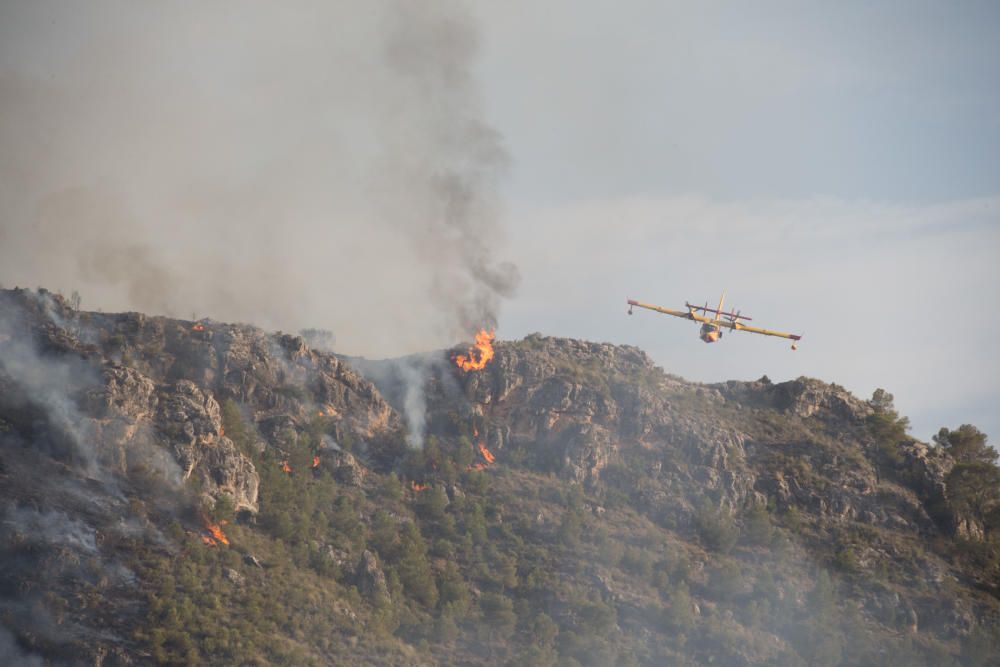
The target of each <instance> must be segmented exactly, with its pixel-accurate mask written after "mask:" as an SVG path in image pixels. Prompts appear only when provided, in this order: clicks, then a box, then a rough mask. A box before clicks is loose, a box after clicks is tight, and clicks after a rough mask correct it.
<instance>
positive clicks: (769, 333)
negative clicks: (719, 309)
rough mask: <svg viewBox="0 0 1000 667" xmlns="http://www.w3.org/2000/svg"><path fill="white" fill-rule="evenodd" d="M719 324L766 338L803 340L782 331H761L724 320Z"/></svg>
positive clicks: (758, 328)
mask: <svg viewBox="0 0 1000 667" xmlns="http://www.w3.org/2000/svg"><path fill="white" fill-rule="evenodd" d="M718 324H720V325H722V326H724V327H728V328H730V329H732V330H733V331H748V332H750V333H755V334H762V335H764V336H777V337H778V338H788V339H790V340H799V339H801V338H802V336H799V335H796V334H790V333H784V332H781V331H771V330H770V329H761V328H760V327H752V326H750V325H748V324H741V323H740V322H729V321H726V320H723V321H722V322H718Z"/></svg>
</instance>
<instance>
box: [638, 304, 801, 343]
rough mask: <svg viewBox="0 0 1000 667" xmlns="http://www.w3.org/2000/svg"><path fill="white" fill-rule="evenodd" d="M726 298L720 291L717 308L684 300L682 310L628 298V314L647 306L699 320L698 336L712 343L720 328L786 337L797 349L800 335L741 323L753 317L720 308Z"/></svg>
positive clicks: (720, 334)
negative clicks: (696, 304)
mask: <svg viewBox="0 0 1000 667" xmlns="http://www.w3.org/2000/svg"><path fill="white" fill-rule="evenodd" d="M725 300H726V293H725V292H723V293H722V298H721V299H719V307H718V308H709V307H708V302H705V305H704V306H693V305H691V304H690V303H688V302H687V301H685V302H684V306H685V307H686V308H687V310H686V311H683V310H670V309H669V308H661V307H660V306H654V305H652V304H648V303H642V302H641V301H634V300H633V299H629V300H628V314H629V315H631V314H632V307H633V306H638V307H639V308H647V309H649V310H655V311H656V312H658V313H663V314H664V315H673V316H674V317H683V318H684V319H686V320H693V321H695V322H701V323H702V324H701V332H700V333H699V338H701V339H702V340H703V341H705V342H706V343H714V342H716V341H717V340H719V339H720V338H722V330H723V329H724V328H725V329H732V330H733V331H749V332H750V333H755V334H763V335H765V336H777V337H779V338H788V339H790V340H791V341H792V349H793V350H797V349H798V347H799V346H798V341H799V340H800V339H801V338H802V336H797V335H795V334H790V333H783V332H781V331H771V330H770V329H760V328H758V327H752V326H750V325H748V324H743V323H742V322H740V320H748V321H749V320H751V319H753V318H751V317H747V316H746V315H740V311H736V312H735V313H733V312H729V313H727V312H725V311H723V310H722V304H723V303H724V302H725ZM699 312H701V313H705V314H706V315H707V314H708V313H714V314H715V317H714V318H712V317H706V315H699V314H698V313H699Z"/></svg>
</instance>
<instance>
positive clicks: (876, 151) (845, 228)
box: [0, 0, 1000, 439]
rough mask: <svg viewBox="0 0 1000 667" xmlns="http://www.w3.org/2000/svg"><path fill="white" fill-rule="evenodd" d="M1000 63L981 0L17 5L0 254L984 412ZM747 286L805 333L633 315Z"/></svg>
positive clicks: (325, 314)
mask: <svg viewBox="0 0 1000 667" xmlns="http://www.w3.org/2000/svg"><path fill="white" fill-rule="evenodd" d="M998 81H1000V9H998V5H997V4H996V3H985V2H984V3H965V2H958V3H944V2H940V3H919V2H909V3H860V2H857V3H802V2H795V3H752V5H751V4H748V3H736V2H733V3H667V2H623V3H608V2H581V1H579V0H577V1H575V2H531V3H528V2H503V3H501V2H495V3H485V2H482V3H469V4H463V3H461V2H457V1H453V2H435V3H430V2H428V3H411V2H392V1H389V0H372V1H370V2H369V1H367V0H366V1H364V2H362V1H361V0H356V1H355V0H339V1H336V2H302V3H280V4H279V3H270V2H234V1H231V0H220V1H219V2H212V3H181V2H159V3H134V2H126V1H124V0H118V1H112V0H102V1H100V2H88V3H66V2H61V1H52V2H45V1H38V2H15V1H13V0H0V211H2V216H3V218H2V221H0V281H2V282H3V283H4V284H5V285H7V286H11V285H15V284H19V285H28V286H35V285H44V286H48V287H51V288H53V289H63V290H65V291H67V292H68V291H70V290H72V289H79V290H80V292H81V293H82V294H83V296H84V307H91V308H97V307H101V308H104V309H106V310H112V309H125V308H134V309H140V310H146V311H151V312H163V313H168V314H172V315H176V316H182V317H188V316H190V315H192V314H196V315H198V316H199V317H200V316H206V315H209V316H212V317H215V318H217V319H220V320H233V319H235V320H243V321H250V322H254V323H257V324H260V325H262V326H266V327H273V328H283V329H286V330H296V329H298V328H301V327H305V326H318V327H325V328H329V329H332V330H333V331H334V332H335V334H336V335H337V340H338V345H339V346H340V347H341V349H343V351H345V352H347V353H356V354H365V355H368V356H390V355H397V354H402V353H405V352H410V351H415V350H421V349H428V348H430V347H435V346H444V345H448V344H450V343H452V342H454V341H456V340H457V339H459V338H461V337H463V336H464V335H465V332H466V331H468V329H469V327H470V326H471V325H472V324H474V323H477V322H479V321H483V320H489V319H490V318H492V317H495V316H497V315H499V320H498V323H499V334H500V336H501V337H519V336H522V335H524V334H526V333H530V332H533V331H540V332H543V333H548V334H557V335H565V336H573V337H579V338H589V339H596V340H607V341H612V342H616V343H630V344H635V345H639V346H641V347H642V348H644V349H646V350H647V351H648V352H649V353H650V354H651V355H652V356H653V358H654V359H655V360H656V361H657V362H658V363H659V364H661V365H662V366H663V367H664V368H665V369H666V370H667V371H669V372H672V373H676V374H679V375H682V376H684V377H687V378H689V379H692V380H699V381H719V380H725V379H730V378H734V379H755V378H757V377H760V376H761V375H764V374H767V375H768V376H770V377H771V378H772V379H773V380H784V379H789V378H794V377H797V376H799V375H810V376H815V377H819V378H822V379H824V380H827V381H831V382H838V383H840V384H843V385H845V386H847V387H848V388H849V389H851V390H852V391H855V392H856V393H858V394H860V395H863V396H867V395H870V393H871V391H872V390H873V389H874V388H875V387H878V386H882V387H885V388H886V389H888V390H889V391H891V392H893V393H894V394H895V395H896V404H897V407H899V408H900V410H901V411H902V412H903V413H904V414H907V415H909V416H910V417H911V418H912V420H913V423H914V433H915V434H916V435H918V436H920V437H923V438H928V437H929V436H930V434H931V433H932V432H934V431H936V430H937V428H938V427H940V426H941V425H948V426H951V427H954V426H957V425H958V424H960V423H963V422H972V423H975V424H977V425H979V426H980V427H981V428H983V429H984V430H986V431H987V432H988V433H991V434H993V435H994V439H996V438H1000V411H998V409H997V406H998V405H1000V382H998V381H997V379H996V378H997V377H998V375H1000V363H998V361H997V358H998V357H997V353H996V351H995V347H994V345H995V344H994V340H993V339H994V337H995V334H996V332H997V331H998V330H1000V328H998V325H1000V315H998V314H997V311H996V308H997V307H998V306H1000V298H998V297H1000V269H998V268H997V267H998V259H1000V160H998V159H997V156H998V155H1000V86H998V85H997V82H998ZM508 262H513V264H515V265H516V267H517V269H516V270H515V269H514V268H513V266H512V265H511V264H509V263H508ZM518 277H519V278H520V279H518ZM518 282H519V283H520V285H519V287H518V288H517V291H516V295H515V296H513V297H510V298H509V295H511V294H512V293H513V292H512V290H513V288H514V286H515V285H517V284H518ZM724 289H725V290H727V291H728V295H729V303H731V304H733V305H734V306H736V307H737V308H741V309H743V311H744V312H746V313H749V314H750V315H752V316H753V317H754V322H755V323H759V324H761V325H763V326H767V327H773V328H779V329H786V330H791V331H794V332H801V333H804V334H805V337H804V339H803V341H802V345H801V348H800V349H799V350H798V351H797V352H792V351H790V350H789V349H788V345H787V344H786V343H785V342H784V341H780V340H775V339H767V338H761V337H752V336H750V335H748V334H743V335H739V334H737V335H732V336H727V337H726V338H724V340H723V341H722V342H721V343H720V344H716V345H705V344H703V343H702V342H700V341H699V340H698V339H697V328H696V327H695V326H693V325H691V324H689V323H685V322H682V321H679V320H674V319H673V318H667V317H665V316H660V315H657V314H654V313H650V312H642V313H636V315H635V316H633V317H631V318H629V317H627V316H626V315H625V311H626V305H625V299H626V298H627V297H632V298H638V299H642V300H645V301H652V302H654V303H660V304H662V305H665V306H669V307H677V306H680V305H682V304H683V303H684V301H685V300H686V299H687V300H691V301H705V300H708V301H716V300H717V299H718V296H719V293H720V292H721V291H722V290H724Z"/></svg>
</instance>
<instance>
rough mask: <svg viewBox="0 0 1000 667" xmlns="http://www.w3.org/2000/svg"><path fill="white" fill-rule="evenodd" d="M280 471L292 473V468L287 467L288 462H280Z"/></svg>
mask: <svg viewBox="0 0 1000 667" xmlns="http://www.w3.org/2000/svg"><path fill="white" fill-rule="evenodd" d="M281 469H282V470H284V471H285V472H287V473H290V472H292V466H290V465H288V461H282V462H281Z"/></svg>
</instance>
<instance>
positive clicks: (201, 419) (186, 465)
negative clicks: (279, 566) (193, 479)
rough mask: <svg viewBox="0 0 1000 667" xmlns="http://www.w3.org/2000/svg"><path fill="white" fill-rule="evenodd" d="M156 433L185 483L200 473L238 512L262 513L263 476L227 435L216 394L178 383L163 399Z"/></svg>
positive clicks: (212, 493) (208, 488)
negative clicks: (259, 492) (259, 510)
mask: <svg viewBox="0 0 1000 667" xmlns="http://www.w3.org/2000/svg"><path fill="white" fill-rule="evenodd" d="M156 428H157V431H158V432H159V434H160V435H161V436H162V437H163V439H164V440H165V441H166V442H167V443H168V444H169V446H170V447H171V449H172V451H173V452H174V456H175V458H176V459H177V461H178V463H179V464H180V465H181V468H182V470H183V473H184V478H185V479H187V478H188V477H190V476H191V475H192V474H194V473H196V472H197V474H198V475H199V477H200V478H201V479H202V481H203V482H204V483H205V490H206V492H207V493H208V494H209V495H210V496H213V497H218V496H219V495H220V494H223V493H226V494H229V495H230V496H232V497H233V499H234V500H235V504H236V508H237V509H248V510H251V511H254V512H256V511H257V490H258V488H259V486H260V477H259V476H258V474H257V471H256V470H255V469H254V465H253V463H252V462H251V461H250V460H249V459H248V458H247V457H246V456H245V455H244V454H242V453H241V452H239V451H238V450H237V448H236V445H235V444H234V443H233V441H232V440H230V439H229V438H226V437H225V436H223V435H222V418H221V416H220V411H219V404H218V402H217V401H216V400H215V399H214V398H213V397H212V396H211V395H208V394H206V393H205V392H203V391H202V390H201V389H199V388H198V386H197V385H195V384H194V383H193V382H191V381H188V380H181V381H179V382H177V383H176V384H174V385H173V387H171V388H169V389H167V390H165V391H163V392H162V393H161V394H160V399H159V411H158V413H157V417H156Z"/></svg>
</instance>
